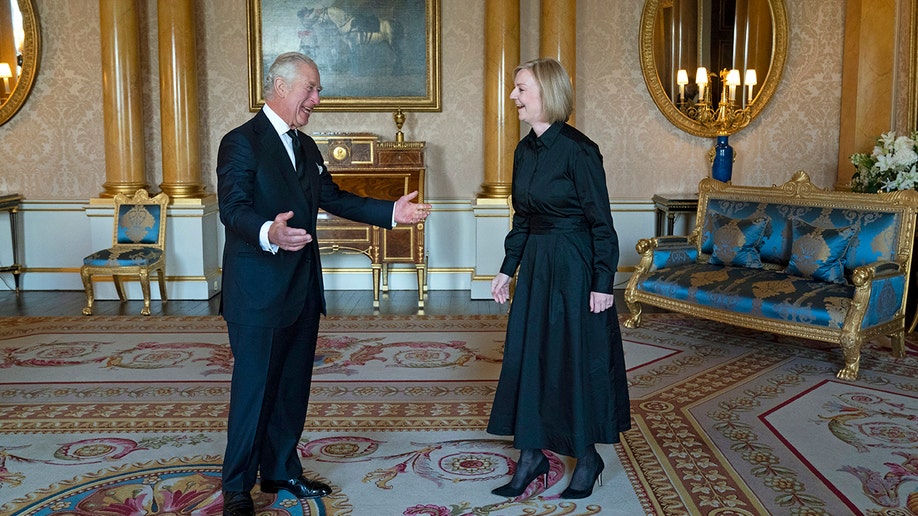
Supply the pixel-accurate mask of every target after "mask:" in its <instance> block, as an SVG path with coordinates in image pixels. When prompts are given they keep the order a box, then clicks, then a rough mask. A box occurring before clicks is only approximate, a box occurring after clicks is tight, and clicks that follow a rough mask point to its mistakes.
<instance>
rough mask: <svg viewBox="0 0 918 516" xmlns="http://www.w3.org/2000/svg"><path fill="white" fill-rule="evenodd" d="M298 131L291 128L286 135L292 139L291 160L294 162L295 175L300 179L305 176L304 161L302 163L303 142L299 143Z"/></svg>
mask: <svg viewBox="0 0 918 516" xmlns="http://www.w3.org/2000/svg"><path fill="white" fill-rule="evenodd" d="M298 133H299V131H297V130H296V129H291V130H289V131H287V136H289V137H290V139H291V140H293V162H294V163H296V176H297V177H298V178H300V179H301V180H302V179H303V178H304V177H306V172H305V163H303V144H302V143H300V138H299V134H298Z"/></svg>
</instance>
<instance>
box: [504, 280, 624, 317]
mask: <svg viewBox="0 0 918 516" xmlns="http://www.w3.org/2000/svg"><path fill="white" fill-rule="evenodd" d="M491 291H492V292H493V291H494V287H493V286H492V287H491ZM614 303H615V296H613V295H612V294H603V293H602V292H590V311H591V312H593V313H594V314H598V313H599V312H605V311H606V310H608V309H610V308H612V305H613V304H614Z"/></svg>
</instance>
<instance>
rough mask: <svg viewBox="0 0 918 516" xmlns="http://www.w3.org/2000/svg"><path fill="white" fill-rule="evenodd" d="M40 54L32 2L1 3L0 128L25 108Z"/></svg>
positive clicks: (39, 40) (38, 35) (1, 1)
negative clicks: (23, 106)
mask: <svg viewBox="0 0 918 516" xmlns="http://www.w3.org/2000/svg"><path fill="white" fill-rule="evenodd" d="M40 54H41V32H40V31H39V29H38V16H37V15H36V13H35V6H34V5H33V4H32V0H17V1H12V2H11V1H9V0H6V1H4V0H0V81H2V84H0V125H3V124H5V123H6V122H7V121H8V120H9V119H10V118H13V115H15V114H16V112H17V111H19V108H21V107H22V105H23V104H25V101H26V99H27V98H28V96H29V93H31V91H32V84H33V83H34V82H35V74H36V73H38V62H39V57H40Z"/></svg>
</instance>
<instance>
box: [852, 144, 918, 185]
mask: <svg viewBox="0 0 918 516" xmlns="http://www.w3.org/2000/svg"><path fill="white" fill-rule="evenodd" d="M851 163H852V164H853V165H854V167H855V168H856V169H857V170H856V171H855V172H854V176H853V177H852V178H851V190H852V191H855V192H868V193H876V192H880V191H883V192H891V191H893V190H913V189H916V187H918V167H916V165H918V131H913V132H912V133H911V134H910V135H909V136H899V137H896V132H895V131H890V132H888V133H883V134H882V135H880V137H879V138H877V144H876V146H874V148H873V152H872V153H871V154H866V153H860V154H852V155H851Z"/></svg>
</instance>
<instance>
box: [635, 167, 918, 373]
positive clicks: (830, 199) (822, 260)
mask: <svg viewBox="0 0 918 516" xmlns="http://www.w3.org/2000/svg"><path fill="white" fill-rule="evenodd" d="M698 188H699V198H698V214H697V218H696V224H695V228H694V230H693V232H692V234H691V235H689V236H671V237H657V238H650V239H641V240H640V241H638V243H637V246H636V247H637V251H638V253H639V254H640V255H641V261H640V263H639V264H638V266H637V267H636V269H635V271H634V275H633V276H632V277H631V279H630V281H629V282H628V286H627V287H626V289H625V302H626V303H627V305H628V308H629V309H630V311H631V314H632V315H631V316H630V318H628V319H627V320H626V321H625V323H624V324H625V326H626V327H629V328H635V327H637V326H639V325H640V323H641V311H642V309H641V304H642V303H643V304H648V305H652V306H657V307H661V308H664V309H667V310H671V311H675V312H682V313H686V314H691V315H695V316H698V317H703V318H706V319H712V320H716V321H720V322H724V323H728V324H733V325H736V326H742V327H746V328H752V329H757V330H762V331H768V332H773V333H779V334H783V335H791V336H795V337H803V338H808V339H815V340H820V341H828V342H835V343H838V344H839V345H840V346H841V348H842V351H843V354H844V360H845V365H844V367H843V368H842V369H841V370H840V371H839V372H838V374H837V376H838V378H841V379H844V380H854V379H856V378H857V374H858V368H859V365H860V355H861V344H862V343H863V342H864V341H865V340H869V339H871V338H874V337H877V336H883V335H887V336H889V337H891V339H892V352H893V355H894V356H897V357H901V356H904V353H905V349H904V348H905V302H906V295H907V291H908V277H909V276H908V275H909V267H910V265H911V256H912V246H913V243H914V239H915V218H916V213H918V192H914V191H904V192H890V193H881V194H860V193H850V192H839V191H829V190H823V189H820V188H818V187H816V186H815V185H813V183H812V182H810V179H809V177H808V176H807V175H806V173H805V172H803V171H800V172H797V173H796V174H794V176H793V177H792V178H791V180H790V181H788V182H787V183H785V184H784V185H780V186H772V187H751V186H737V185H732V184H729V183H722V182H720V181H715V180H714V179H710V178H707V179H703V180H702V181H701V183H699V187H698Z"/></svg>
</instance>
